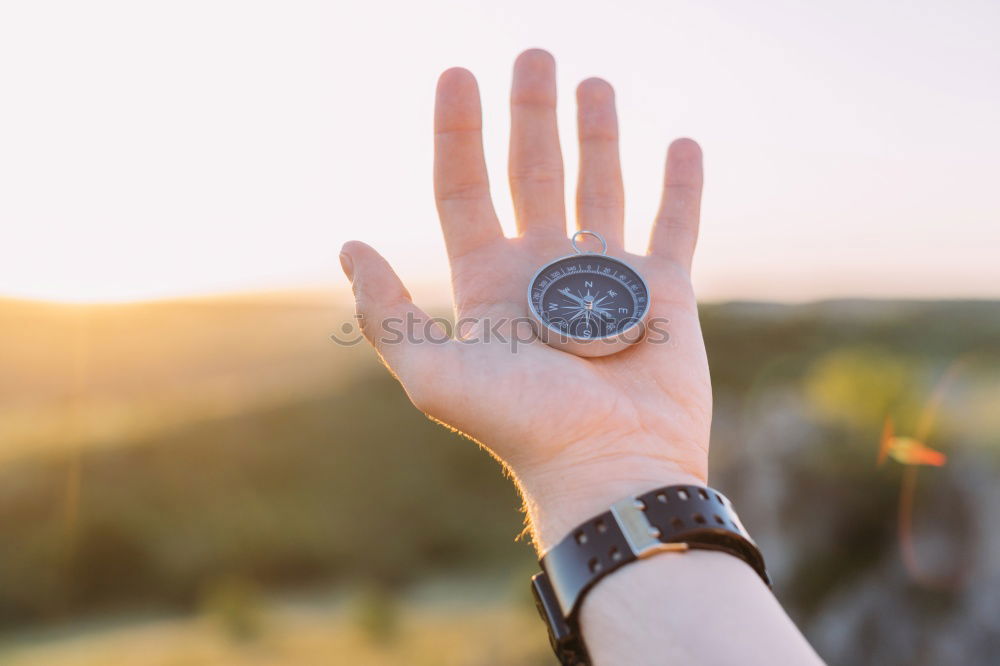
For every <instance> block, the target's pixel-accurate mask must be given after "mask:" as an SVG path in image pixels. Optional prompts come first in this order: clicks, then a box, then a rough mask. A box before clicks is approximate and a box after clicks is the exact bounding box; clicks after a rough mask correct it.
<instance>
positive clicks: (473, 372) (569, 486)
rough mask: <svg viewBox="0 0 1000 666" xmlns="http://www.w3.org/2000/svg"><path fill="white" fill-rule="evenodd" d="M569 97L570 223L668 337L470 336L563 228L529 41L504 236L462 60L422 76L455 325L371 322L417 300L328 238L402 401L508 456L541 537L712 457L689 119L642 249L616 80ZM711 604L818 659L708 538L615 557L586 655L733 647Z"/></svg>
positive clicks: (773, 645)
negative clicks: (421, 330)
mask: <svg viewBox="0 0 1000 666" xmlns="http://www.w3.org/2000/svg"><path fill="white" fill-rule="evenodd" d="M577 100H578V125H579V140H580V156H581V159H580V173H579V178H578V187H577V227H578V228H579V229H588V230H592V231H596V232H599V233H600V234H601V235H602V236H603V237H604V238H605V239H606V240H607V242H608V252H609V254H610V255H612V256H616V257H622V258H625V259H627V261H628V262H629V263H630V264H631V265H633V266H635V267H636V268H637V269H638V270H639V271H640V272H641V273H642V274H643V275H644V276H645V277H646V280H647V281H648V282H649V283H650V287H651V294H652V300H651V308H650V316H651V317H656V318H659V319H661V320H664V321H667V322H669V324H668V331H669V335H670V344H668V345H655V344H652V343H650V342H648V341H644V342H641V343H639V344H636V345H634V346H633V347H632V348H630V349H627V350H625V351H623V352H621V353H618V354H615V355H612V356H607V357H602V358H592V359H585V358H580V357H577V356H573V355H571V354H567V353H565V352H562V351H558V350H556V349H553V348H551V347H548V346H546V345H544V344H543V343H541V342H540V341H537V340H535V341H533V342H531V343H529V344H525V345H521V346H519V347H517V348H516V349H514V348H512V345H511V344H510V342H509V339H508V340H507V341H501V340H499V339H496V338H495V337H494V338H492V339H491V340H490V341H489V342H486V341H484V340H483V336H482V335H481V333H482V332H483V331H484V330H485V329H487V328H492V329H494V330H500V331H504V330H506V331H507V332H508V333H510V334H514V333H515V331H514V330H513V328H514V327H515V326H516V325H517V324H516V322H517V321H518V320H522V319H523V318H524V316H525V314H526V302H525V293H526V291H527V280H528V278H529V277H530V276H531V275H532V274H533V273H534V271H535V270H536V269H537V268H538V267H539V266H541V265H543V264H545V263H546V262H548V261H550V260H552V259H553V258H555V257H558V256H561V255H563V254H565V253H566V250H567V248H568V241H567V237H566V211H565V205H564V190H563V188H564V178H563V167H562V157H561V151H560V147H559V139H558V133H557V130H556V116H555V66H554V62H553V61H552V58H551V56H549V55H548V54H547V53H545V52H542V51H534V50H533V51H528V52H526V53H524V54H522V55H521V56H520V57H519V58H518V61H517V63H516V65H515V69H514V82H513V86H512V91H511V143H510V167H509V178H510V185H511V192H512V195H513V199H514V207H515V211H516V217H517V219H516V221H517V230H518V235H517V236H516V237H515V238H505V237H504V235H503V233H502V231H501V229H500V224H499V222H498V220H497V217H496V214H495V212H494V210H493V205H492V202H491V200H490V192H489V185H488V180H487V174H486V168H485V162H484V159H483V152H482V136H481V113H480V108H479V98H478V90H477V88H476V83H475V79H474V78H473V77H472V75H471V74H469V73H468V72H467V71H465V70H459V69H453V70H449V71H447V72H445V73H444V74H443V75H442V77H441V79H440V81H439V84H438V91H437V106H436V111H435V166H434V180H435V194H436V197H437V203H438V212H439V216H440V219H441V226H442V230H443V232H444V237H445V243H446V246H447V250H448V254H449V258H450V262H451V270H452V284H453V291H454V300H455V308H456V315H457V319H459V320H460V321H463V322H465V325H464V326H463V327H462V328H461V330H459V331H458V333H459V335H460V337H461V338H462V340H453V341H451V342H449V343H446V344H434V343H430V342H428V341H427V340H423V341H421V340H418V339H416V338H414V337H409V338H408V339H404V340H402V341H398V342H396V343H395V344H392V342H393V340H395V338H393V339H392V340H390V339H388V336H385V335H384V324H385V322H387V321H389V320H398V321H405V320H407V319H409V320H410V321H411V322H429V321H430V318H429V317H428V316H427V315H426V314H425V313H424V312H423V311H422V310H420V309H419V308H417V307H416V306H415V305H414V304H413V303H412V302H411V300H410V297H409V294H408V293H407V292H406V290H405V288H404V287H403V285H402V283H401V282H400V281H399V279H398V277H397V276H396V275H395V273H393V271H392V269H391V268H390V267H389V265H388V264H387V263H386V262H385V260H384V259H382V258H381V257H380V256H379V255H378V254H377V253H376V252H375V251H374V250H372V249H371V248H369V247H368V246H366V245H364V244H362V243H358V242H350V243H348V244H346V245H345V246H344V250H343V253H342V255H341V258H342V261H343V263H344V267H345V271H346V272H347V273H348V275H349V277H351V281H352V285H353V288H354V292H355V297H356V300H357V308H358V312H359V314H360V315H361V317H362V324H363V329H364V332H365V335H366V337H368V339H369V341H371V342H372V344H373V345H374V346H375V348H376V349H377V350H378V352H379V354H380V355H381V356H382V358H383V360H384V361H385V362H386V364H387V365H388V366H389V368H390V369H391V370H392V371H393V372H394V373H395V374H396V376H397V377H398V378H399V379H400V381H401V383H402V384H403V387H404V388H405V390H406V391H407V393H408V395H409V396H410V398H411V400H412V401H413V402H414V404H415V405H416V406H417V407H418V408H420V409H421V410H422V411H424V412H425V413H427V414H428V415H429V416H431V417H432V418H435V419H437V420H439V421H441V422H443V423H445V424H447V425H449V426H450V427H453V428H455V429H457V430H459V431H461V432H462V433H464V434H466V435H467V436H468V437H470V438H471V439H474V440H475V441H478V442H479V443H481V444H482V445H483V446H484V447H486V448H487V449H488V450H489V451H490V452H491V453H493V455H494V456H496V457H497V458H498V459H499V460H500V461H501V462H502V463H503V464H504V465H505V466H506V467H507V469H508V470H509V471H510V472H511V476H512V478H513V479H514V481H515V483H516V484H517V486H518V488H519V490H520V492H521V494H522V497H523V498H524V501H525V506H526V509H527V514H528V520H529V526H530V528H531V531H532V536H533V539H534V543H535V546H536V548H537V549H538V550H539V552H544V551H546V550H547V549H548V548H550V547H551V546H553V545H554V544H555V543H557V542H558V541H559V540H560V539H562V538H563V537H564V536H565V535H566V534H568V533H569V531H570V530H571V529H572V528H573V527H575V526H576V525H577V524H579V523H580V522H582V521H584V520H586V519H588V518H590V517H591V516H593V515H596V514H598V513H601V512H603V511H605V510H607V508H608V507H609V506H610V504H611V503H613V502H615V501H617V500H619V499H621V498H622V497H625V496H627V495H629V494H636V493H640V492H645V491H647V490H650V489H652V488H655V487H659V486H664V485H668V484H672V483H693V484H698V485H704V484H705V483H706V481H707V476H708V443H709V431H710V427H711V412H712V393H711V383H710V379H709V372H708V361H707V357H706V354H705V348H704V342H703V340H702V336H701V329H700V325H699V322H698V312H697V304H696V301H695V297H694V291H693V289H692V286H691V281H690V268H691V260H692V257H693V253H694V248H695V243H696V240H697V232H698V223H699V216H700V201H701V185H702V161H701V150H700V148H699V147H698V145H697V144H695V143H694V142H693V141H690V140H686V139H682V140H679V141H676V142H674V143H673V144H672V145H671V147H670V149H669V151H668V156H667V165H666V172H665V179H664V193H663V199H662V201H661V205H660V211H659V213H658V215H657V219H656V221H655V223H654V227H653V233H652V235H651V239H650V245H649V251H648V253H647V254H644V255H635V254H630V253H627V252H625V250H624V233H623V225H624V193H623V186H622V177H621V169H620V165H619V157H618V129H617V120H616V116H615V108H614V94H613V91H612V90H611V87H610V86H609V85H608V84H607V83H605V82H603V81H600V80H598V79H588V80H587V81H585V82H583V83H582V84H581V85H580V87H579V89H578V94H577ZM498 324H499V326H498ZM430 325H431V326H434V324H433V323H431V324H430ZM438 333H439V335H440V334H442V333H443V331H439V332H438ZM471 340H476V342H473V343H470V342H469V341H471ZM682 610H683V611H685V612H686V613H688V614H683V613H682V612H681V611H682ZM720 617H721V618H725V619H726V622H725V623H723V624H722V625H721V629H722V630H725V631H728V632H730V633H729V635H731V636H733V637H734V638H737V639H738V641H739V642H740V643H742V644H743V647H742V649H743V650H745V654H744V653H741V657H740V659H741V660H742V661H743V662H744V663H764V661H765V659H764V656H765V654H764V651H765V650H766V651H767V653H766V656H767V660H766V661H767V663H772V662H773V661H775V660H778V661H781V662H782V663H810V661H809V660H810V659H811V660H812V661H813V662H815V661H818V659H816V657H815V655H814V654H813V653H812V651H811V649H810V648H809V647H808V645H807V644H806V643H805V641H804V639H803V638H802V637H801V635H800V634H799V633H798V631H797V630H796V629H795V628H794V626H793V625H792V624H791V622H790V621H789V620H788V619H787V617H786V616H785V614H784V612H783V611H782V610H781V608H780V606H779V605H778V604H777V603H776V601H775V600H774V598H773V596H771V594H770V591H769V590H767V588H766V587H765V586H764V585H763V584H762V583H761V582H760V580H759V579H758V578H757V577H756V574H755V573H754V572H753V571H752V569H750V568H749V567H748V566H747V565H746V564H744V563H742V562H740V561H739V560H737V559H736V558H733V557H731V556H728V555H723V554H718V553H705V552H700V553H699V552H689V553H684V554H662V555H657V556H655V557H651V558H649V559H647V560H643V561H640V562H636V563H632V564H630V565H627V566H626V567H624V568H623V569H621V570H620V571H618V572H616V573H614V574H612V575H609V576H607V577H606V578H605V579H603V580H602V581H600V582H599V583H598V584H597V586H596V587H595V588H594V589H593V591H592V592H591V593H590V594H589V595H588V597H587V598H586V600H585V601H584V604H583V607H582V615H581V626H582V631H583V636H584V638H585V640H586V643H587V645H588V647H589V649H590V652H591V655H592V657H593V659H594V662H595V663H596V664H617V663H621V664H655V663H664V661H665V660H664V654H678V655H690V658H693V659H695V660H696V663H732V661H731V657H732V655H733V653H732V652H731V651H730V650H732V649H736V648H733V647H731V645H732V644H730V643H729V642H728V641H720V640H718V637H717V636H716V634H715V631H716V629H717V628H719V625H718V624H717V622H720Z"/></svg>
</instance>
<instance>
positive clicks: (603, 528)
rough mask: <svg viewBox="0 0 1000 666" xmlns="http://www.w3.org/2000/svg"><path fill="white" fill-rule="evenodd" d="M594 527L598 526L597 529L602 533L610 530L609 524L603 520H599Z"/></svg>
mask: <svg viewBox="0 0 1000 666" xmlns="http://www.w3.org/2000/svg"><path fill="white" fill-rule="evenodd" d="M594 527H596V528H597V531H598V532H600V533H601V534H604V533H605V532H607V531H608V526H607V525H605V524H604V521H603V520H598V521H597V522H595V523H594Z"/></svg>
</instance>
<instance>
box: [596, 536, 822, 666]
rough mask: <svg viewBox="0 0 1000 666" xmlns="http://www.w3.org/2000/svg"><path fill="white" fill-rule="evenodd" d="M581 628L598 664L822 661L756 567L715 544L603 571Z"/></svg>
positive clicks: (797, 662) (597, 665) (794, 662)
mask: <svg viewBox="0 0 1000 666" xmlns="http://www.w3.org/2000/svg"><path fill="white" fill-rule="evenodd" d="M580 627H581V631H582V634H583V637H584V640H585V641H586V644H587V647H588V649H589V651H590V656H591V659H592V660H593V663H594V664H595V666H605V665H608V664H727V665H728V664H820V663H822V662H821V660H820V659H819V657H817V656H816V653H815V652H814V651H813V649H812V648H811V647H810V646H809V644H808V643H807V642H806V640H805V639H804V638H803V637H802V634H800V633H799V631H798V629H796V627H795V625H794V624H792V622H791V620H789V619H788V616H787V615H786V614H785V612H784V610H782V608H781V606H780V605H779V604H778V602H777V600H776V599H775V598H774V596H773V595H772V594H771V591H770V590H769V589H768V588H767V586H766V585H764V583H763V581H761V579H760V577H759V576H758V575H757V574H756V573H755V572H754V571H753V569H751V568H750V567H749V566H748V565H746V564H745V563H743V562H742V561H740V560H739V559H737V558H735V557H733V556H731V555H728V554H725V553H717V552H712V551H698V550H690V551H687V552H685V553H661V554H659V555H654V556H653V557H650V558H648V559H644V560H639V561H638V562H633V563H632V564H630V565H628V566H625V567H622V568H621V569H619V570H618V571H616V572H614V573H612V574H610V575H609V576H606V577H605V578H604V579H603V580H601V581H600V582H599V583H598V584H597V586H595V587H594V589H593V590H591V592H590V594H589V595H587V597H585V599H584V602H583V607H582V610H581V616H580Z"/></svg>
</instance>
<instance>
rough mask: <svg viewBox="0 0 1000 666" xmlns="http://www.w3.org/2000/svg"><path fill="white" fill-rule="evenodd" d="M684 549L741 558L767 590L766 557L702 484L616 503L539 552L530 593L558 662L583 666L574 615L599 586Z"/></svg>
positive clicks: (722, 498) (726, 503) (720, 497)
mask: <svg viewBox="0 0 1000 666" xmlns="http://www.w3.org/2000/svg"><path fill="white" fill-rule="evenodd" d="M690 548H695V549H706V550H718V551H722V552H726V553H729V554H731V555H734V556H736V557H739V558H740V559H742V560H744V561H745V562H746V563H747V564H749V565H750V566H751V567H753V569H754V570H755V571H756V572H757V573H758V575H760V577H761V578H762V579H763V580H764V582H765V583H766V584H768V585H770V579H769V578H768V575H767V570H766V568H765V566H764V558H763V556H762V555H761V553H760V550H759V549H758V548H757V545H756V544H755V543H754V542H753V539H751V538H750V535H749V534H748V533H747V531H746V529H744V527H743V524H742V523H741V522H740V519H739V517H738V516H737V515H736V512H735V511H734V510H733V508H732V504H731V503H730V502H729V500H728V499H726V497H725V496H724V495H722V494H721V493H719V492H718V491H715V490H712V489H711V488H704V487H700V486H668V487H666V488H659V489H657V490H652V491H650V492H647V493H645V494H642V495H639V496H637V497H629V498H626V499H623V500H621V501H619V502H616V503H615V504H614V505H612V507H611V510H610V511H606V512H604V513H602V514H601V515H599V516H595V517H594V518H592V519H591V520H588V521H587V522H585V523H583V524H581V525H579V526H578V527H577V528H576V529H574V530H573V531H572V532H571V533H570V534H569V535H568V536H567V537H566V538H565V539H563V540H562V541H561V542H559V543H558V544H556V546H554V547H553V548H552V549H551V550H549V551H548V552H547V553H545V555H544V556H543V557H542V559H541V561H540V564H541V566H542V572H541V573H539V574H536V575H535V576H534V577H532V590H533V592H534V594H535V599H536V602H537V604H538V610H539V612H540V613H541V615H542V618H543V619H544V620H545V622H546V624H547V625H548V627H549V638H550V640H551V642H552V647H553V649H554V650H555V651H556V654H557V656H559V658H560V661H561V662H562V663H563V664H579V665H582V664H587V663H588V658H587V652H586V647H585V646H584V643H583V640H582V638H581V637H580V632H579V628H578V617H577V616H578V613H579V609H580V603H581V601H582V600H583V597H584V595H585V594H586V593H587V591H588V590H589V589H590V588H591V587H593V586H594V584H595V583H597V581H599V580H600V579H601V578H603V577H604V576H606V575H607V574H609V573H611V572H612V571H614V570H616V569H618V568H619V567H622V566H624V565H626V564H628V563H629V562H634V561H635V560H637V559H640V558H643V557H648V556H649V555H652V554H655V553H659V552H664V551H685V550H688V549H690Z"/></svg>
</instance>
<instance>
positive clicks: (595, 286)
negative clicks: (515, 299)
mask: <svg viewBox="0 0 1000 666" xmlns="http://www.w3.org/2000/svg"><path fill="white" fill-rule="evenodd" d="M528 298H529V301H530V305H531V309H532V311H533V312H534V314H535V316H536V317H538V319H540V320H541V322H542V323H543V324H545V325H546V326H547V327H549V328H550V329H552V330H555V331H558V332H559V333H560V334H562V335H566V336H569V337H571V338H576V339H579V340H596V339H600V338H608V337H614V336H617V335H619V334H621V333H622V332H624V331H626V330H628V329H629V328H631V327H632V326H634V325H635V324H637V323H638V322H639V321H641V320H642V318H643V317H645V316H646V312H647V311H648V310H649V291H648V289H647V288H646V283H645V282H644V281H643V279H642V278H641V277H639V275H638V274H637V273H636V272H635V271H634V270H632V269H631V268H629V267H628V266H627V265H626V264H624V263H622V262H621V261H618V260H617V259H612V258H611V257H608V256H606V255H603V254H596V253H594V254H592V253H582V254H577V255H573V256H570V257H564V258H562V259H558V260H556V261H554V262H552V263H551V264H549V265H548V266H546V267H545V268H543V269H542V270H540V271H538V274H537V275H535V278H534V279H533V280H532V283H531V287H530V290H529V292H528Z"/></svg>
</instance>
